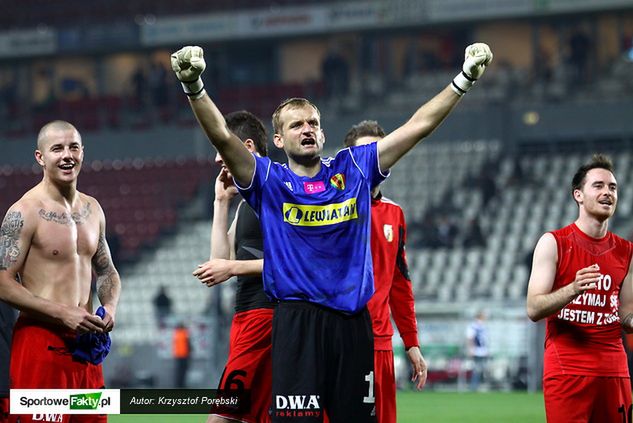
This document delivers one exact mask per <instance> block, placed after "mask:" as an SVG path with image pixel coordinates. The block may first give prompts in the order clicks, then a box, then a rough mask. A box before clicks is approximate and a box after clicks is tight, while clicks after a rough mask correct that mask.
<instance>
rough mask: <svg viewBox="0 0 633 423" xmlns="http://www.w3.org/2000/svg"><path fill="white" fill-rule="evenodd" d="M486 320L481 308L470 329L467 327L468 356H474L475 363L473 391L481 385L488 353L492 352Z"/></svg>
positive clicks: (471, 380) (471, 387)
mask: <svg viewBox="0 0 633 423" xmlns="http://www.w3.org/2000/svg"><path fill="white" fill-rule="evenodd" d="M485 320H486V314H485V312H484V311H483V310H480V311H478V312H477V314H476V315H475V319H474V320H473V321H472V322H471V323H470V324H469V325H468V329H466V340H467V343H468V345H467V347H468V356H469V357H470V358H472V360H473V365H474V366H473V372H472V375H471V378H470V390H471V391H476V390H477V389H479V385H480V384H481V382H482V380H483V378H484V374H485V370H486V365H487V362H488V355H489V354H490V351H489V348H488V328H487V327H486V325H485V323H484V322H485Z"/></svg>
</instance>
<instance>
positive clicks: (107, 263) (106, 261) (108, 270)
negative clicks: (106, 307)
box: [92, 234, 119, 304]
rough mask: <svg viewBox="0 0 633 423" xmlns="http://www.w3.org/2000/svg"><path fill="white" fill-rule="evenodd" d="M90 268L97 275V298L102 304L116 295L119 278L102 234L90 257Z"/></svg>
mask: <svg viewBox="0 0 633 423" xmlns="http://www.w3.org/2000/svg"><path fill="white" fill-rule="evenodd" d="M92 267H93V268H94V271H95V273H96V275H97V296H98V297H99V301H101V303H102V304H103V303H105V302H108V301H110V300H111V299H112V298H114V297H115V296H116V295H117V286H118V283H119V282H118V279H119V277H118V274H117V272H116V270H115V269H114V265H113V264H112V257H110V251H109V250H108V245H107V243H106V239H105V235H104V234H101V235H99V244H98V245H97V252H96V253H95V255H94V256H93V257H92Z"/></svg>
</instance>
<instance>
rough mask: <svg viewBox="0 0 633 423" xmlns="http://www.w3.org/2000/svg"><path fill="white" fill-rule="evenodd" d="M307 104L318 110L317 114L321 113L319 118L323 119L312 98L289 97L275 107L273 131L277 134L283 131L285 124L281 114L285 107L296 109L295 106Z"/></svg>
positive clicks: (299, 106)
mask: <svg viewBox="0 0 633 423" xmlns="http://www.w3.org/2000/svg"><path fill="white" fill-rule="evenodd" d="M306 106H309V107H312V108H313V109H314V110H316V112H317V115H319V119H321V112H319V108H318V107H317V106H315V105H314V103H312V102H311V101H310V100H307V99H305V98H302V97H292V98H287V99H285V100H284V101H282V102H281V104H280V105H279V106H277V108H276V109H275V112H274V113H273V132H274V133H275V134H280V133H281V128H282V126H283V125H282V123H281V118H280V115H281V112H282V111H283V109H285V108H289V109H294V108H301V107H306Z"/></svg>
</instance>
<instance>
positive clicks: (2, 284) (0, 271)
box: [0, 202, 104, 332]
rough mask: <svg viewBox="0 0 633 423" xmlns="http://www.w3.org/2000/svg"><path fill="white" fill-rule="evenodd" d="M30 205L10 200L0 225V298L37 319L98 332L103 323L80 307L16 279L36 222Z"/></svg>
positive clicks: (82, 330)
mask: <svg viewBox="0 0 633 423" xmlns="http://www.w3.org/2000/svg"><path fill="white" fill-rule="evenodd" d="M33 210H34V208H33V207H28V205H25V204H24V203H20V202H18V203H16V204H14V205H13V206H12V207H11V208H10V209H9V210H8V211H7V214H6V215H5V217H4V220H3V221H2V226H0V300H2V301H4V302H6V303H7V304H9V305H11V306H13V307H14V308H17V309H18V310H20V311H23V312H26V313H28V314H29V315H31V316H35V317H37V318H39V319H42V320H45V321H48V322H53V323H57V324H63V325H64V326H66V327H68V328H70V329H72V330H76V331H79V332H87V331H97V332H102V331H103V327H104V323H103V322H102V321H101V319H100V318H99V317H98V316H95V315H93V314H90V313H89V312H88V311H86V310H85V309H83V308H81V307H71V306H67V305H64V304H60V303H56V302H53V301H50V300H47V299H45V298H41V297H39V296H36V295H34V294H33V293H31V291H29V290H28V289H26V288H24V287H23V286H22V284H20V283H18V282H17V281H18V280H19V272H20V271H21V270H22V267H23V266H24V262H25V260H26V257H27V255H28V253H29V250H30V248H31V242H32V237H33V235H34V233H35V228H36V225H37V217H36V216H35V215H34V212H33Z"/></svg>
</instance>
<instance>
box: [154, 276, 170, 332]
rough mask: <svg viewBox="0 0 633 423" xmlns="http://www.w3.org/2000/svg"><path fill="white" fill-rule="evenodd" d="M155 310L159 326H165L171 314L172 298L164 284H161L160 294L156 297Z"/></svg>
mask: <svg viewBox="0 0 633 423" xmlns="http://www.w3.org/2000/svg"><path fill="white" fill-rule="evenodd" d="M154 311H155V313H156V323H157V324H158V326H159V327H161V328H163V327H165V323H166V322H167V320H168V319H169V317H170V316H171V298H169V296H168V295H167V291H166V290H165V286H164V285H161V286H160V288H159V290H158V294H156V296H155V297H154Z"/></svg>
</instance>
